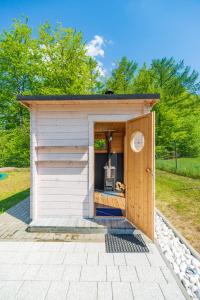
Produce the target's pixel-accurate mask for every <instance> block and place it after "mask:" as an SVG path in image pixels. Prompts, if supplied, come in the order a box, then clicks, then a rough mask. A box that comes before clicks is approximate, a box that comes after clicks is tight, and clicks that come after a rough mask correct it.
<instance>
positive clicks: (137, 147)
mask: <svg viewBox="0 0 200 300" xmlns="http://www.w3.org/2000/svg"><path fill="white" fill-rule="evenodd" d="M130 145H131V149H132V150H133V151H134V152H140V151H141V150H142V149H143V148H144V134H143V133H142V132H141V131H135V132H134V133H133V134H132V135H131V142H130Z"/></svg>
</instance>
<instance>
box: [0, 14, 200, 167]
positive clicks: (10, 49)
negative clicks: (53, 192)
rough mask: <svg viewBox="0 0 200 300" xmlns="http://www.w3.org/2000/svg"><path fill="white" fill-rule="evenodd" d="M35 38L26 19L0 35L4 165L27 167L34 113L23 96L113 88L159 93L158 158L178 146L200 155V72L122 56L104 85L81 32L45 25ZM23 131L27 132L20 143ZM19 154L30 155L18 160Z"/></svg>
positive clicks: (167, 61)
mask: <svg viewBox="0 0 200 300" xmlns="http://www.w3.org/2000/svg"><path fill="white" fill-rule="evenodd" d="M35 36H36V37H33V34H32V28H30V26H29V25H28V20H27V19H25V20H15V21H14V22H13V24H12V26H11V27H10V29H9V30H5V31H4V32H3V33H2V34H1V35H0V130H1V137H0V139H1V145H0V150H1V152H0V163H1V165H4V164H6V165H8V164H12V165H14V164H15V163H16V164H17V165H21V164H22V162H23V161H24V164H22V165H27V163H28V160H27V157H28V149H29V139H28V127H29V113H28V111H27V109H25V108H23V107H22V106H21V105H20V104H19V102H18V101H17V100H16V97H17V95H18V94H22V95H29V94H91V93H95V92H97V91H102V92H103V91H105V90H108V89H109V90H113V91H114V93H116V94H120V93H121V94H123V93H159V94H160V97H161V99H160V102H159V103H158V104H157V105H156V106H155V107H154V108H153V109H154V110H155V111H156V145H157V147H156V149H157V150H156V151H157V156H158V157H163V158H166V157H167V155H168V154H170V153H171V152H172V151H173V144H174V142H176V145H177V151H178V154H179V155H180V156H191V155H193V156H194V155H200V118H199V113H200V97H199V91H200V83H199V79H198V73H197V72H195V71H194V70H191V69H190V67H188V66H185V65H184V62H183V61H179V62H177V61H175V59H174V58H162V59H154V60H152V63H151V64H150V66H149V67H147V65H146V64H144V65H143V66H142V67H141V68H138V67H137V63H136V62H134V61H133V60H130V59H128V58H126V57H122V59H121V60H120V61H119V62H117V63H116V65H115V67H114V68H113V70H112V73H111V76H110V77H109V78H107V79H106V82H105V83H104V82H103V81H101V80H100V79H99V73H98V71H97V69H98V68H97V62H96V60H94V59H93V58H91V57H89V56H88V55H87V53H86V47H85V41H84V39H83V36H82V33H81V32H77V31H76V30H74V29H72V28H64V27H62V25H61V24H57V25H56V26H55V27H52V26H51V25H50V24H49V23H45V24H43V25H41V26H40V28H39V30H38V36H37V35H35ZM19 128H20V129H19ZM20 130H21V131H20ZM22 132H26V133H25V135H24V137H23V138H22V139H21V141H19V142H18V141H17V140H18V139H19V136H20V137H21V135H20V134H21V133H22ZM25 139H27V140H25ZM2 142H3V144H4V145H6V144H7V143H8V147H7V148H5V146H4V148H3V146H2ZM17 143H18V144H17ZM17 146H18V149H19V150H18V151H19V152H17ZM20 147H21V148H20ZM5 149H7V150H5ZM7 152H8V153H7ZM20 152H22V154H21V155H22V157H23V155H24V156H26V155H27V156H26V157H24V158H22V157H21V156H19V157H20V159H19V160H18V159H17V158H14V155H18V154H19V153H20Z"/></svg>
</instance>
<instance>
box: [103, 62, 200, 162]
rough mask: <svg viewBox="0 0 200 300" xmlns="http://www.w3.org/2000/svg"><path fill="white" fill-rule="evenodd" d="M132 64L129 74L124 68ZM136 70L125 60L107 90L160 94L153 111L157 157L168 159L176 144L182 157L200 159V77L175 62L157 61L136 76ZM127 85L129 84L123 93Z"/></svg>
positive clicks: (126, 68) (115, 70) (118, 66)
mask: <svg viewBox="0 0 200 300" xmlns="http://www.w3.org/2000/svg"><path fill="white" fill-rule="evenodd" d="M131 63H132V68H130V69H131V72H130V69H129V68H128V67H125V66H129V65H131ZM136 66H137V65H136V64H134V67H133V62H132V61H128V59H126V58H123V59H122V61H121V62H120V63H119V64H118V65H117V67H116V68H114V70H113V72H112V75H111V77H110V78H109V79H108V81H107V82H108V85H107V87H109V88H111V89H112V88H113V90H114V91H115V92H116V93H121V92H124V91H125V92H126V93H159V94H160V101H159V103H158V104H156V106H155V107H154V108H153V110H155V111H156V145H157V147H156V151H157V156H159V157H163V158H165V157H167V155H169V154H170V153H171V152H172V151H173V147H174V146H173V145H174V143H175V142H176V145H177V151H178V154H179V155H181V156H188V155H189V156H192V155H194V156H195V155H200V119H199V113H200V97H199V94H198V93H199V91H200V83H199V81H198V73H197V72H196V71H193V70H191V69H190V67H188V66H184V63H183V61H180V62H176V61H175V60H174V58H169V59H168V58H163V59H154V60H153V61H152V63H151V65H150V67H147V66H146V64H144V65H143V66H142V67H141V68H139V69H137V73H135V71H136V70H135V68H136ZM122 70H123V71H122ZM127 78H128V80H127ZM124 83H127V84H126V85H125V87H126V88H125V89H124V90H123V86H124ZM168 157H169V156H168Z"/></svg>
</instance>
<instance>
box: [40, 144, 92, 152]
mask: <svg viewBox="0 0 200 300" xmlns="http://www.w3.org/2000/svg"><path fill="white" fill-rule="evenodd" d="M35 149H36V150H39V151H40V152H46V151H47V152H48V153H51V152H54V153H55V152H57V153H63V152H65V153H84V152H86V151H88V146H36V147H35Z"/></svg>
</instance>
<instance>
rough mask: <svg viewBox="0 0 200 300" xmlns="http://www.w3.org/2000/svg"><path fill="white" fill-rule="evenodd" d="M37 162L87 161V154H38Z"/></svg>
mask: <svg viewBox="0 0 200 300" xmlns="http://www.w3.org/2000/svg"><path fill="white" fill-rule="evenodd" d="M38 160H39V161H40V160H42V161H45V160H46V161H49V160H54V161H64V160H70V161H87V160H88V154H87V153H40V152H39V153H38Z"/></svg>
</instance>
